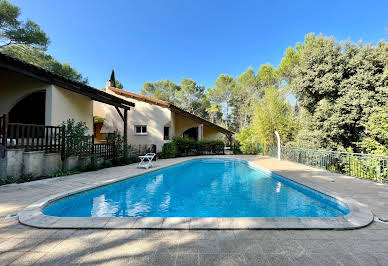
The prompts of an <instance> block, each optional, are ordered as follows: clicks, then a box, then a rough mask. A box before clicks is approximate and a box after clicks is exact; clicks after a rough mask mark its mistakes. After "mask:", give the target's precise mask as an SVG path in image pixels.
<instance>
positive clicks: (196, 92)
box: [175, 78, 205, 114]
mask: <svg viewBox="0 0 388 266" xmlns="http://www.w3.org/2000/svg"><path fill="white" fill-rule="evenodd" d="M204 92H205V87H204V86H203V85H198V84H197V82H196V81H194V80H192V79H186V78H183V79H182V81H181V84H180V90H178V91H177V92H176V94H175V96H176V97H177V101H178V102H179V103H180V104H179V105H180V107H181V108H183V109H185V110H186V111H189V112H191V113H193V114H197V111H199V110H197V109H200V108H201V106H200V103H201V99H202V98H203V97H204Z"/></svg>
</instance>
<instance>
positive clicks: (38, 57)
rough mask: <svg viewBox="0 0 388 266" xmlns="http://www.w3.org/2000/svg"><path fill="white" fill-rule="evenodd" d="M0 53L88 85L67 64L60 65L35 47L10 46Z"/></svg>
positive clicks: (82, 77) (86, 80) (85, 80)
mask: <svg viewBox="0 0 388 266" xmlns="http://www.w3.org/2000/svg"><path fill="white" fill-rule="evenodd" d="M1 52H2V53H4V54H7V55H9V56H12V57H15V58H18V59H20V60H22V61H25V62H27V63H30V64H33V65H36V66H39V67H42V68H44V69H46V70H48V71H50V72H53V73H55V74H57V75H60V76H63V77H65V78H68V79H71V80H74V81H78V82H81V83H84V84H87V83H88V79H87V78H86V77H84V76H82V74H81V73H79V72H78V71H77V70H76V69H74V68H72V67H71V66H70V65H69V64H68V63H60V62H58V61H57V60H55V59H54V57H52V56H51V55H48V54H46V53H44V52H43V51H41V50H39V49H37V48H35V47H30V46H26V45H12V46H7V47H4V48H3V49H2V50H1Z"/></svg>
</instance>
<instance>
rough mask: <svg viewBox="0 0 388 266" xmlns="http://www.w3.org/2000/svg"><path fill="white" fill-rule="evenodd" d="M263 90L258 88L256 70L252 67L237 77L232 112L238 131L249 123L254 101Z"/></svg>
mask: <svg viewBox="0 0 388 266" xmlns="http://www.w3.org/2000/svg"><path fill="white" fill-rule="evenodd" d="M261 91H262V90H261V89H259V88H258V82H257V78H256V75H255V72H254V70H253V69H252V68H251V67H250V68H248V69H247V70H246V71H245V72H244V73H242V74H241V75H240V76H239V77H238V78H237V80H236V86H235V88H234V91H233V95H232V97H233V101H232V105H233V109H232V114H233V122H234V123H235V128H236V131H240V130H241V129H243V128H246V127H247V126H248V125H249V123H250V120H251V114H252V104H253V101H254V99H258V97H259V96H260V92H261Z"/></svg>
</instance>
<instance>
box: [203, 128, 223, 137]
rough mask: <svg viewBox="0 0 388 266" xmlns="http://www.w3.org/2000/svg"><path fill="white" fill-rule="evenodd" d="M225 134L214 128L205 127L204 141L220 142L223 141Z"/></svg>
mask: <svg viewBox="0 0 388 266" xmlns="http://www.w3.org/2000/svg"><path fill="white" fill-rule="evenodd" d="M222 137H223V134H222V133H221V132H219V131H217V130H215V129H214V128H211V127H208V126H203V139H204V140H219V139H222Z"/></svg>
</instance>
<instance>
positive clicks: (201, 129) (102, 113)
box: [93, 81, 233, 152]
mask: <svg viewBox="0 0 388 266" xmlns="http://www.w3.org/2000/svg"><path fill="white" fill-rule="evenodd" d="M104 92H105V93H109V94H111V95H114V96H116V97H120V98H122V99H125V100H128V101H131V102H133V103H135V105H136V108H134V109H133V110H131V112H129V113H128V134H127V138H128V143H129V144H131V145H134V146H138V145H147V144H155V145H156V149H157V151H158V152H160V151H161V150H162V146H163V144H164V143H166V142H168V141H170V140H171V139H172V138H173V137H175V136H186V137H190V138H192V139H196V140H217V139H221V138H222V137H223V135H226V136H227V137H228V138H230V137H231V136H232V134H233V132H232V131H230V130H227V129H225V128H223V127H220V126H218V125H216V124H214V123H211V122H209V121H207V120H205V119H203V118H201V117H199V116H196V115H194V114H191V113H189V112H187V111H185V110H183V109H181V108H179V107H177V106H175V105H173V104H171V103H169V102H166V101H162V100H159V99H155V98H151V97H147V96H144V95H139V94H136V93H133V92H129V91H125V90H122V89H118V88H114V87H111V86H110V82H109V81H108V82H107V85H106V88H105V89H104ZM93 114H94V116H95V117H97V118H99V121H96V124H95V130H96V131H95V136H96V141H99V142H104V140H105V138H106V136H107V134H109V133H113V132H114V131H115V130H118V131H119V132H122V130H123V125H122V120H121V117H120V115H119V114H118V113H117V112H116V110H115V108H114V107H112V106H109V105H106V104H102V103H99V102H95V103H94V113H93ZM102 121H103V122H102Z"/></svg>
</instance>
